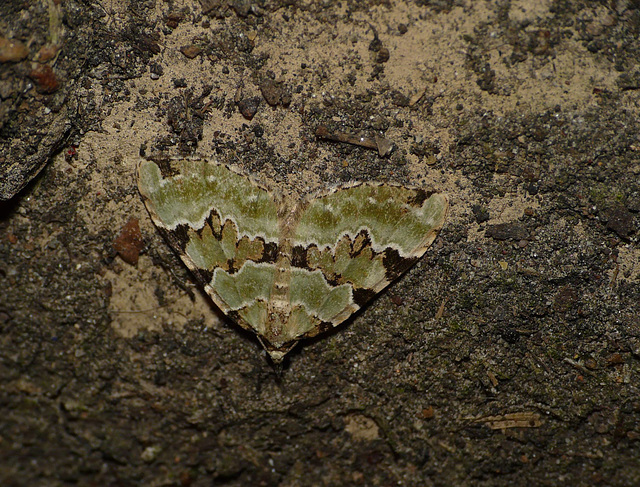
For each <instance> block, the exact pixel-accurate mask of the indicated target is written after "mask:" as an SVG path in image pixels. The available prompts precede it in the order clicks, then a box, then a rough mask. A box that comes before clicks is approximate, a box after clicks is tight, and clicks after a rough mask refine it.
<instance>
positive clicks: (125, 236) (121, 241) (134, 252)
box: [113, 217, 144, 265]
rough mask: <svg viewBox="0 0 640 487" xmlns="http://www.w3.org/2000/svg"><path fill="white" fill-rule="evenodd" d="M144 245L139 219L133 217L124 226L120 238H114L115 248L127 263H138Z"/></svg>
mask: <svg viewBox="0 0 640 487" xmlns="http://www.w3.org/2000/svg"><path fill="white" fill-rule="evenodd" d="M143 247H144V242H143V241H142V234H141V233H140V225H138V219H137V218H135V217H131V218H129V221H128V222H127V223H126V224H125V225H124V226H123V227H122V230H121V231H120V235H118V238H116V239H115V240H114V242H113V248H114V250H115V251H116V252H118V255H119V256H120V258H121V259H122V260H124V261H125V262H126V263H127V264H131V265H136V264H137V263H138V258H139V257H140V251H141V250H142V249H143Z"/></svg>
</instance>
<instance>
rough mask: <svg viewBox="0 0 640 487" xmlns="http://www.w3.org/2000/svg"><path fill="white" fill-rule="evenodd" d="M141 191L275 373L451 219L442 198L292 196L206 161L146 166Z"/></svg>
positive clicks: (410, 194) (379, 193)
mask: <svg viewBox="0 0 640 487" xmlns="http://www.w3.org/2000/svg"><path fill="white" fill-rule="evenodd" d="M138 187H139V190H140V193H141V195H142V197H143V199H144V202H145V205H146V207H147V210H148V211H149V214H150V216H151V219H152V220H153V222H154V223H155V225H156V226H157V227H158V230H159V231H160V233H161V234H162V235H163V237H164V238H165V239H166V240H167V242H168V243H169V244H170V245H171V246H172V247H173V249H174V250H175V251H176V252H177V253H178V254H179V256H180V257H181V259H182V261H183V262H184V263H185V264H186V266H187V267H188V268H189V269H190V270H191V272H192V273H193V275H194V276H195V277H196V278H197V280H198V281H199V282H200V284H201V285H202V286H203V287H204V289H205V291H206V293H207V294H208V295H209V296H210V297H211V299H212V300H213V302H214V303H215V304H216V305H217V306H218V307H219V308H220V309H221V310H222V311H223V312H224V313H226V314H227V315H228V316H229V317H230V318H232V319H233V320H234V321H235V322H236V323H237V324H239V325H240V326H242V327H243V328H246V329H248V330H251V331H253V332H254V333H255V334H256V335H257V336H258V339H259V340H260V342H261V343H262V345H263V346H264V348H265V350H266V351H267V352H268V353H269V355H270V356H271V359H272V360H273V362H274V363H279V362H281V361H282V360H283V358H284V356H285V355H286V354H287V353H288V352H289V351H290V350H291V349H292V348H293V347H294V346H295V345H296V343H297V342H298V341H299V340H301V339H304V338H308V337H312V336H315V335H317V334H319V333H322V332H323V331H326V330H328V329H330V328H333V327H335V326H337V325H339V324H340V323H342V322H343V321H344V320H346V319H347V318H348V317H349V316H351V314H352V313H354V312H355V311H356V310H358V309H359V308H360V307H362V306H363V305H364V304H365V303H367V302H368V301H369V300H371V299H372V298H373V297H374V296H375V295H376V294H377V293H378V292H380V291H381V290H382V289H384V288H385V287H386V286H387V285H388V284H389V283H391V282H392V281H393V280H394V279H396V278H397V277H399V276H400V275H401V274H402V273H404V272H405V271H406V270H407V269H408V268H409V267H411V266H412V265H413V264H414V263H415V262H416V261H417V260H418V259H419V258H420V257H421V256H422V255H423V254H424V252H425V251H426V250H427V248H428V247H429V246H430V245H431V243H432V242H433V240H434V239H435V237H436V235H437V233H438V231H439V230H440V229H441V228H442V225H443V223H444V220H445V217H446V214H447V209H448V202H447V198H446V197H445V196H444V195H443V194H439V193H433V192H429V191H426V190H424V189H420V188H410V187H405V186H400V185H396V184H390V183H376V182H366V183H365V182H360V183H350V184H345V185H341V186H336V187H333V188H331V189H329V190H326V191H323V192H320V193H316V194H314V195H311V196H307V197H302V198H292V197H285V196H284V195H282V194H279V193H277V192H276V194H274V192H272V191H270V190H268V189H267V188H266V187H263V186H261V185H260V184H258V183H256V182H254V181H253V180H252V179H250V178H248V177H246V176H244V175H242V174H239V173H238V172H236V171H234V170H232V169H231V168H229V167H228V166H225V165H223V164H219V163H217V162H215V161H210V160H205V159H178V160H171V161H166V162H152V161H147V160H142V161H140V163H139V164H138Z"/></svg>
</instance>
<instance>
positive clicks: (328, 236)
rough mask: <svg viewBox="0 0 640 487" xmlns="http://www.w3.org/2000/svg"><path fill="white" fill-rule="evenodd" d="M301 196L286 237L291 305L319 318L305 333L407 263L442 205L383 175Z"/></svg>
mask: <svg viewBox="0 0 640 487" xmlns="http://www.w3.org/2000/svg"><path fill="white" fill-rule="evenodd" d="M305 204H306V208H305V210H304V211H303V212H302V213H301V215H300V219H299V222H298V223H297V226H296V229H295V232H294V237H293V259H292V265H293V268H294V272H293V274H292V284H291V306H292V307H293V308H301V309H304V310H305V312H306V313H308V314H309V315H310V316H312V317H314V318H316V319H317V320H318V321H319V322H320V323H321V324H322V325H321V326H318V327H316V328H314V329H313V330H312V331H311V332H308V333H307V334H306V335H305V336H313V335H314V334H317V333H318V332H320V331H322V329H323V328H326V327H327V325H332V326H336V325H338V324H339V323H341V322H342V321H344V320H345V319H347V318H348V317H349V316H350V315H351V314H352V313H353V312H354V311H356V310H357V309H358V308H360V307H361V306H363V305H364V304H365V303H366V302H368V301H369V300H370V299H372V298H373V297H374V296H375V295H376V294H377V293H378V292H380V291H381V290H382V289H384V288H385V287H386V286H387V285H388V284H389V283H391V282H392V281H393V280H394V279H396V278H397V277H398V276H400V275H401V274H402V273H404V272H405V271H406V270H407V269H408V268H409V267H411V266H412V265H413V264H414V263H415V262H416V261H417V260H418V259H419V258H420V257H421V256H422V255H423V254H424V252H425V251H426V249H427V248H428V247H429V246H430V245H431V243H432V242H433V240H434V239H435V237H436V235H437V233H438V231H439V230H440V229H441V228H442V225H443V223H444V220H445V218H446V214H447V210H448V202H447V198H446V197H445V196H444V195H442V194H438V193H432V192H428V191H425V190H423V189H420V188H408V187H404V186H399V185H393V184H384V183H382V184H379V183H360V184H354V185H349V186H343V187H338V188H335V189H333V190H331V191H330V192H328V193H325V194H322V195H319V196H316V197H315V198H311V199H309V201H307V202H306V203H305ZM320 277H321V280H322V285H320V284H319V283H318V282H316V281H318V279H319V278H320ZM310 281H313V282H314V285H309V282H310Z"/></svg>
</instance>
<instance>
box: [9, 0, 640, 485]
mask: <svg viewBox="0 0 640 487" xmlns="http://www.w3.org/2000/svg"><path fill="white" fill-rule="evenodd" d="M639 38H640V2H638V1H637V0H628V1H625V0H617V1H616V0H609V1H602V2H582V1H568V0H567V1H562V0H557V1H550V0H541V1H535V2H533V1H525V0H520V1H516V0H512V1H508V0H503V1H495V0H492V1H471V0H457V1H452V0H440V1H437V0H436V1H428V0H411V1H410V0H407V1H382V0H365V1H361V2H360V1H334V0H324V1H313V0H302V1H294V0H234V1H231V0H229V1H225V0H200V2H198V1H195V0H193V1H187V0H179V1H159V0H158V1H154V0H140V1H137V0H131V1H124V0H99V1H94V2H89V1H81V0H70V1H68V0H61V1H55V0H48V1H44V0H43V1H41V2H28V1H18V0H9V1H7V2H2V5H0V60H1V62H0V103H1V105H0V144H1V145H0V147H2V151H1V152H0V169H1V171H2V172H1V173H0V174H2V176H1V177H0V186H1V188H0V190H1V191H2V194H3V195H4V196H3V197H4V198H5V199H7V201H5V202H4V203H2V205H1V206H0V417H1V419H0V483H1V484H2V485H3V486H48V487H55V486H65V485H79V486H93V485H100V486H129V485H131V486H133V485H145V486H174V485H176V486H194V487H195V486H198V487H200V486H210V485H224V486H247V485H256V486H292V487H293V486H340V485H363V486H392V485H394V486H397V485H404V486H431V485H433V486H440V485H441V486H451V485H469V486H483V485H486V486H489V485H491V486H495V485H498V486H499V485H550V486H551V485H553V486H557V485H571V486H579V485H589V486H593V485H604V486H610V485H611V486H629V485H640V394H639V393H640V379H639V377H640V304H639V303H640V249H639V246H638V242H639V239H640V232H639V230H638V228H639V222H640V214H639V212H640V66H639V63H638V60H639V59H640V41H639ZM318 127H326V129H327V130H328V131H329V132H330V133H332V134H348V135H354V136H363V137H368V138H373V137H376V136H377V137H380V138H383V139H385V140H387V141H389V142H391V143H393V150H392V151H391V152H390V153H389V154H385V155H381V154H380V153H379V152H378V151H376V150H372V149H370V148H366V147H361V146H358V145H351V144H347V143H341V142H335V141H330V140H327V139H326V138H321V137H318V136H316V131H317V129H318ZM194 154H195V155H198V156H204V157H212V158H216V159H217V160H219V161H223V162H226V163H228V164H231V165H233V166H235V167H237V168H238V169H240V170H242V171H244V172H246V173H247V174H251V175H252V176H253V177H254V178H255V179H257V180H259V181H262V182H264V183H265V184H268V185H270V186H271V187H272V188H277V190H278V191H285V192H298V193H301V194H304V193H307V192H310V191H314V190H317V189H319V188H324V187H327V186H329V185H332V184H336V183H340V182H347V181H353V180H374V181H395V182H400V183H407V184H413V185H423V186H426V187H430V188H435V189H438V190H439V191H442V192H445V193H446V194H447V195H448V197H449V200H450V202H451V211H450V214H449V217H448V220H447V222H446V224H445V227H444V229H443V231H442V232H441V233H440V235H439V237H438V238H437V240H436V242H435V244H434V245H433V247H432V248H431V249H430V250H429V251H428V252H427V254H426V256H425V258H423V259H422V260H421V261H420V262H419V263H418V265H416V266H415V267H414V268H412V269H411V270H410V271H409V272H408V273H407V274H406V275H404V276H403V277H402V278H401V279H400V280H399V281H397V282H396V283H395V284H394V285H393V286H391V287H390V288H389V289H387V290H386V291H385V292H384V293H382V294H381V295H380V296H379V297H378V299H377V300H375V301H374V302H373V303H371V304H370V305H369V306H368V307H367V308H365V309H364V310H363V311H362V312H360V313H359V314H358V315H357V316H355V317H354V318H353V319H351V320H349V321H348V322H347V323H345V324H343V326H341V327H339V329H337V330H335V332H333V333H329V334H327V335H324V336H322V337H319V338H318V339H315V340H312V341H308V342H306V343H303V344H301V346H299V347H298V348H297V349H296V350H295V351H294V352H292V354H291V355H290V358H289V359H288V360H287V362H286V363H285V366H284V369H283V370H282V371H278V370H275V369H274V367H273V366H272V365H271V364H270V363H269V361H268V360H267V358H266V356H265V353H264V352H263V351H262V349H261V347H260V345H259V343H258V342H257V340H256V339H255V338H254V337H252V336H251V335H250V334H247V333H244V332H242V331H241V330H240V329H239V328H238V327H237V326H235V325H234V324H233V323H231V322H229V321H228V320H225V319H224V317H223V316H221V314H220V313H219V312H217V311H216V309H215V307H214V306H213V305H212V304H211V303H210V302H209V300H208V299H207V298H206V297H205V296H204V294H203V293H202V292H201V291H199V290H198V288H197V287H196V286H195V283H194V280H193V279H192V277H191V276H190V275H189V273H188V271H187V270H186V268H185V267H184V266H183V265H182V263H181V262H180V261H179V259H178V258H177V257H176V256H175V255H174V254H173V253H172V252H171V251H170V249H169V248H168V247H167V245H166V244H165V242H164V241H163V240H162V239H161V238H160V236H159V235H158V233H157V232H156V229H155V228H154V227H153V225H152V223H151V221H150V219H149V216H148V214H147V213H146V211H145V208H144V206H143V204H142V201H141V198H140V196H139V193H138V191H137V187H136V183H135V169H136V163H137V160H138V159H139V157H140V155H145V156H157V155H162V156H170V157H182V156H187V155H194ZM43 166H44V169H43V170H42V171H40V172H39V173H38V171H39V170H40V168H41V167H43ZM36 174H37V177H36ZM29 181H31V182H30V183H29ZM27 183H28V184H27ZM25 185H26V186H25ZM23 186H24V189H22V190H20V188H22V187H23ZM18 191H19V192H18ZM16 192H18V194H17V195H15V196H13V197H12V198H10V197H11V195H12V194H14V193H16ZM132 218H134V219H137V220H138V221H139V226H140V229H141V237H138V236H137V234H136V226H135V220H131V219H132ZM128 222H130V223H129V224H128V226H127V223H128ZM123 229H128V230H130V233H129V234H128V236H126V235H125V238H120V239H119V238H118V237H119V235H120V234H121V232H122V230H123ZM138 244H139V245H138ZM136 261H137V262H136Z"/></svg>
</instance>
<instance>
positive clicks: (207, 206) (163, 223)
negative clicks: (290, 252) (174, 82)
mask: <svg viewBox="0 0 640 487" xmlns="http://www.w3.org/2000/svg"><path fill="white" fill-rule="evenodd" d="M138 187H139V190H140V193H141V194H142V196H143V199H144V202H145V206H146V207H147V210H148V211H149V214H150V215H151V218H152V220H153V222H154V223H155V224H156V226H157V227H158V229H159V230H160V232H161V233H162V235H163V236H164V237H165V239H166V240H167V241H168V242H169V244H170V245H171V246H172V247H173V248H174V250H175V251H176V252H177V253H178V255H179V256H180V258H181V259H182V261H183V262H184V263H185V264H186V265H187V267H188V268H189V269H190V270H191V272H192V273H193V274H194V275H195V276H196V277H197V278H198V280H199V281H200V283H201V284H202V285H203V287H204V289H205V290H206V292H207V294H209V296H211V298H212V300H213V301H214V302H215V303H216V305H217V306H218V307H219V308H220V309H221V310H222V311H224V312H225V313H227V314H229V315H231V316H232V317H233V318H234V319H235V320H236V321H237V322H238V324H240V325H241V326H243V327H245V328H250V329H252V330H253V331H255V332H257V333H258V334H262V333H264V332H265V323H266V310H267V303H268V302H269V299H270V295H271V289H272V287H273V282H274V278H275V268H274V262H275V258H276V255H277V248H278V247H277V243H278V239H279V225H278V216H277V205H276V203H275V201H274V198H273V197H272V195H271V193H270V192H269V191H268V190H266V189H265V188H262V187H260V186H259V185H258V184H256V183H255V182H253V181H251V180H249V179H248V178H247V177H246V176H242V175H240V174H238V173H236V172H235V171H233V170H231V169H230V168H229V167H227V166H225V165H222V164H218V163H216V162H215V161H209V160H201V159H179V160H171V161H167V162H166V163H162V164H161V163H156V162H153V161H146V160H143V161H141V162H140V163H139V165H138Z"/></svg>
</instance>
